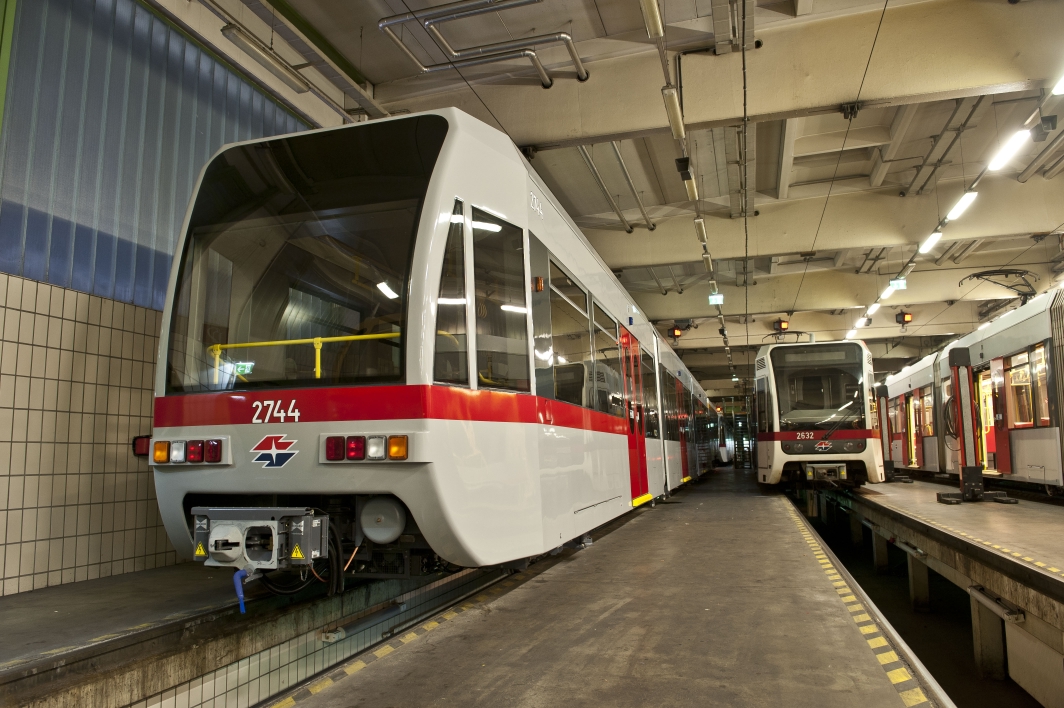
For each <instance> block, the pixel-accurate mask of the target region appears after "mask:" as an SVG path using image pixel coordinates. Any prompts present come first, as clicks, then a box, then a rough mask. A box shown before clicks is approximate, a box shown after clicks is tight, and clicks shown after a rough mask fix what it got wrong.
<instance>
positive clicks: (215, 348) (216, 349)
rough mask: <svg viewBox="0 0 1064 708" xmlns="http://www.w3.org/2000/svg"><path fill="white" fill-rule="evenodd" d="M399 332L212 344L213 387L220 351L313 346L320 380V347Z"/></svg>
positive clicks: (315, 372)
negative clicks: (328, 343) (301, 345)
mask: <svg viewBox="0 0 1064 708" xmlns="http://www.w3.org/2000/svg"><path fill="white" fill-rule="evenodd" d="M400 334H402V333H401V332H381V333H379V334H348V335H345V336H343V337H312V338H310V339H278V340H276V341H272V342H237V343H236V344H212V345H210V346H209V347H207V351H208V352H210V354H211V356H213V357H214V385H215V386H217V385H218V369H220V368H221V365H222V351H223V350H225V349H251V348H252V347H284V346H288V345H289V344H313V345H314V378H316V379H320V378H321V345H322V344H325V343H327V342H362V341H366V340H370V339H395V338H396V337H398V336H399V335H400Z"/></svg>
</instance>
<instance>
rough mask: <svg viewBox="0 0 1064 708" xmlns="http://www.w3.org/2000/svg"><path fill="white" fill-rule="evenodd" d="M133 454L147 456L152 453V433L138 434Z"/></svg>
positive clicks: (134, 442)
mask: <svg viewBox="0 0 1064 708" xmlns="http://www.w3.org/2000/svg"><path fill="white" fill-rule="evenodd" d="M133 454H134V455H135V456H136V457H147V456H148V455H150V454H151V436H150V435H138V436H137V437H135V438H133Z"/></svg>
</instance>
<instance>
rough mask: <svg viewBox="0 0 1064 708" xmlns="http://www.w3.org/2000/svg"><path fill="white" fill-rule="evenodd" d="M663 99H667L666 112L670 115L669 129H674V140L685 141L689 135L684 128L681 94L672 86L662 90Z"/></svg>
mask: <svg viewBox="0 0 1064 708" xmlns="http://www.w3.org/2000/svg"><path fill="white" fill-rule="evenodd" d="M661 97H662V98H663V99H665V112H666V113H668V114H669V127H670V128H672V137H673V139H674V140H683V139H684V138H685V137H686V136H687V133H686V131H685V130H684V127H683V111H682V110H680V94H679V92H678V91H677V90H676V89H675V88H674V87H672V86H665V87H664V88H662V89H661Z"/></svg>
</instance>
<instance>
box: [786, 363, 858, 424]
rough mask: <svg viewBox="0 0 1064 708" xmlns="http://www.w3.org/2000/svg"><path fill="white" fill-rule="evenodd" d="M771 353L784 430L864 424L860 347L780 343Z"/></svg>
mask: <svg viewBox="0 0 1064 708" xmlns="http://www.w3.org/2000/svg"><path fill="white" fill-rule="evenodd" d="M771 356H772V369H773V371H774V372H775V375H776V397H777V399H778V404H779V414H780V430H781V431H784V430H827V429H831V428H835V427H836V426H838V427H839V428H864V427H865V414H864V409H865V401H864V385H863V384H864V366H863V362H862V349H861V347H860V345H858V344H852V343H849V342H846V343H842V342H840V343H838V344H810V345H803V346H797V347H778V348H776V349H773V350H772V352H771Z"/></svg>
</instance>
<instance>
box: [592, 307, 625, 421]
mask: <svg viewBox="0 0 1064 708" xmlns="http://www.w3.org/2000/svg"><path fill="white" fill-rule="evenodd" d="M592 308H593V310H594V315H595V337H594V344H595V381H594V387H593V388H594V391H595V410H598V411H602V412H603V413H609V414H610V415H615V416H618V417H624V380H623V374H622V373H621V350H620V348H619V347H618V346H617V323H616V322H614V321H613V318H612V317H610V316H609V315H607V314H606V313H605V312H603V311H602V308H601V307H599V306H598V304H593V305H592Z"/></svg>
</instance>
